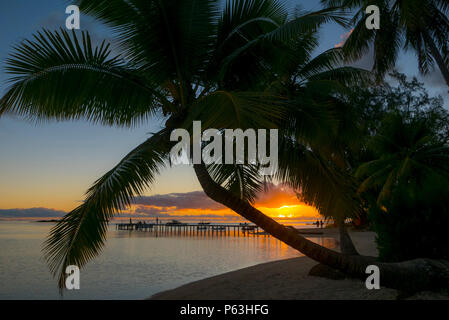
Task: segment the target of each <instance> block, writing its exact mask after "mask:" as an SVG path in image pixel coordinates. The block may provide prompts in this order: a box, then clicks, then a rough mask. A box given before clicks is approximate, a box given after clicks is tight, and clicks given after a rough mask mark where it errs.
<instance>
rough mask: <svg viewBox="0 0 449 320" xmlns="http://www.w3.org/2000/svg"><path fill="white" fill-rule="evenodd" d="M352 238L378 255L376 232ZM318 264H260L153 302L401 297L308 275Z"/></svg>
mask: <svg viewBox="0 0 449 320" xmlns="http://www.w3.org/2000/svg"><path fill="white" fill-rule="evenodd" d="M317 231H318V230H317ZM320 231H323V234H322V235H316V236H324V237H334V238H336V239H338V232H337V230H336V229H331V228H325V229H321V230H320ZM350 235H351V237H352V239H353V241H354V244H355V246H356V247H357V249H358V250H359V252H360V253H361V254H363V255H370V256H377V249H376V245H375V242H374V239H375V234H374V232H368V231H351V232H350ZM307 236H308V237H309V236H310V235H307ZM338 249H339V248H336V249H335V250H338ZM316 264H317V262H315V261H313V260H312V259H310V258H307V257H299V258H293V259H287V260H280V261H274V262H269V263H264V264H259V265H256V266H252V267H248V268H244V269H240V270H237V271H232V272H228V273H225V274H221V275H218V276H215V277H211V278H207V279H203V280H200V281H195V282H192V283H189V284H186V285H183V286H181V287H178V288H176V289H173V290H168V291H163V292H160V293H157V294H155V295H153V296H152V297H151V298H150V299H154V300H209V299H212V300H213V299H216V300H227V299H237V300H245V299H246V300H264V299H280V300H338V299H348V300H365V299H367V300H379V299H380V300H393V299H397V297H398V294H399V292H398V291H397V290H394V289H388V288H381V289H380V290H367V289H366V287H365V284H364V283H363V282H361V281H358V280H354V279H345V280H330V279H325V278H320V277H313V276H309V275H308V273H309V271H310V269H311V268H312V267H313V266H314V265H316ZM381 281H382V280H381ZM381 283H382V282H381ZM409 299H449V297H448V296H445V295H441V294H438V293H431V292H422V293H419V294H416V295H414V296H412V297H409Z"/></svg>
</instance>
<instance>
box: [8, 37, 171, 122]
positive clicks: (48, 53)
mask: <svg viewBox="0 0 449 320" xmlns="http://www.w3.org/2000/svg"><path fill="white" fill-rule="evenodd" d="M109 56H110V50H109V45H107V44H105V43H104V42H103V43H102V44H101V45H100V46H99V47H97V48H94V47H93V45H92V41H91V38H90V36H89V33H88V32H83V33H82V38H81V39H79V38H78V37H77V35H76V34H75V32H73V33H72V36H70V34H69V33H68V32H67V31H65V30H62V29H61V31H59V32H57V31H56V32H50V31H48V30H43V31H42V32H38V33H37V34H36V35H34V41H24V42H23V43H22V44H20V45H19V46H17V47H16V48H15V52H14V53H13V54H11V57H10V58H9V59H8V60H7V65H6V72H7V73H9V74H12V75H14V76H13V77H11V78H10V82H11V87H10V89H9V90H8V92H7V93H6V94H5V96H4V97H3V98H2V99H1V100H0V113H4V112H12V113H16V114H19V115H21V116H24V117H26V118H28V119H31V120H43V119H55V120H76V119H81V118H82V119H86V120H89V121H92V122H94V123H101V124H106V125H119V126H132V125H136V124H138V123H141V122H142V121H145V120H147V118H148V117H149V116H151V115H153V114H154V113H155V112H156V111H157V110H158V108H160V107H161V106H162V104H164V103H166V102H167V103H168V101H166V100H165V98H162V99H160V94H159V92H158V91H157V90H156V89H154V88H152V87H149V86H148V85H146V82H145V81H144V79H143V77H142V76H141V74H139V72H138V71H137V70H130V69H127V68H126V67H125V66H124V65H123V63H122V62H121V61H120V60H119V59H118V58H117V57H115V58H109Z"/></svg>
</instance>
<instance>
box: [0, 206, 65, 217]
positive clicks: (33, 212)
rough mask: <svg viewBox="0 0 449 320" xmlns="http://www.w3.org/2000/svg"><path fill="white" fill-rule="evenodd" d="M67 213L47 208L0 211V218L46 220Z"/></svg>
mask: <svg viewBox="0 0 449 320" xmlns="http://www.w3.org/2000/svg"><path fill="white" fill-rule="evenodd" d="M65 214H67V212H65V211H60V210H55V209H48V208H29V209H0V218H48V217H62V216H64V215H65Z"/></svg>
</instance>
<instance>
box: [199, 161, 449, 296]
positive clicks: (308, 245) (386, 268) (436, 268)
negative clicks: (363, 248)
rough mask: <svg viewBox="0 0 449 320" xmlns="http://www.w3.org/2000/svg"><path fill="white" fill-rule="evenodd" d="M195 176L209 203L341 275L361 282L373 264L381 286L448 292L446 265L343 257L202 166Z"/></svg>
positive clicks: (424, 260)
mask: <svg viewBox="0 0 449 320" xmlns="http://www.w3.org/2000/svg"><path fill="white" fill-rule="evenodd" d="M194 169H195V173H196V176H197V177H198V180H199V182H200V184H201V186H202V188H203V190H204V192H205V193H206V195H207V196H209V197H210V198H211V199H212V200H214V201H217V202H218V203H221V204H223V205H225V206H226V207H228V208H230V209H232V210H233V211H235V212H236V213H238V214H239V215H241V216H242V217H244V218H246V219H247V220H249V221H251V222H253V223H255V224H256V225H258V226H259V227H261V228H262V229H264V230H265V231H266V232H268V233H269V234H271V235H272V236H273V237H275V238H277V239H279V240H281V241H282V242H284V243H286V244H288V245H289V246H291V247H292V248H295V249H297V250H298V251H300V252H301V253H303V254H305V255H306V256H308V257H310V258H312V259H314V260H315V261H318V262H320V263H323V264H325V265H328V266H330V267H332V268H335V269H338V270H340V271H342V272H344V273H345V274H347V275H349V276H352V277H356V278H360V279H365V278H366V277H367V274H366V273H365V270H366V267H367V266H368V265H371V264H375V265H377V266H378V267H379V269H380V279H381V280H380V283H381V285H382V286H386V287H391V288H396V289H401V290H406V291H408V292H416V291H420V290H429V289H439V288H444V289H447V288H449V262H448V261H441V260H438V261H437V260H430V259H416V260H412V261H406V262H401V263H380V262H377V259H376V258H374V257H367V256H359V255H354V256H352V255H346V254H342V253H339V252H336V251H333V250H330V249H328V248H325V247H322V246H320V245H318V244H316V243H314V242H312V241H309V240H307V239H306V238H304V237H303V236H301V235H300V234H298V233H297V232H295V231H293V230H291V229H290V228H288V227H285V226H284V225H281V224H279V223H278V222H276V221H275V220H273V219H271V218H270V217H268V216H266V215H265V214H263V213H262V212H261V211H259V210H257V209H256V208H254V207H253V206H252V205H251V204H250V203H248V202H247V201H244V200H241V199H240V198H238V197H237V196H235V195H234V194H232V193H230V192H228V191H227V190H226V189H224V188H223V187H221V186H220V185H218V184H217V183H216V182H215V181H213V180H212V178H211V177H210V175H209V173H208V172H207V169H206V167H205V165H204V164H196V165H194Z"/></svg>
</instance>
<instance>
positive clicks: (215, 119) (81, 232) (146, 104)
mask: <svg viewBox="0 0 449 320" xmlns="http://www.w3.org/2000/svg"><path fill="white" fill-rule="evenodd" d="M76 3H77V4H78V5H79V6H80V9H81V10H83V11H84V12H85V13H87V14H90V15H92V16H94V17H95V18H97V19H99V20H100V21H102V22H104V23H106V24H107V25H109V26H111V27H112V28H113V29H114V31H115V32H116V33H117V38H118V40H119V44H120V46H121V48H122V52H123V55H122V56H121V57H111V51H110V49H109V46H108V45H106V44H105V43H102V44H101V45H99V46H97V47H95V46H94V44H93V43H92V41H91V39H90V37H89V34H88V33H87V32H84V33H83V34H82V38H81V39H80V38H79V37H78V36H76V34H75V33H73V34H72V36H70V34H68V33H67V32H65V31H63V30H61V31H59V32H57V31H56V32H50V31H47V30H44V31H42V32H38V33H37V34H36V35H35V37H34V40H33V41H25V42H23V43H22V44H20V45H19V46H17V47H16V49H15V52H14V53H13V54H12V55H11V58H10V59H8V61H7V71H8V72H9V73H10V74H12V75H13V76H12V77H11V79H10V80H11V87H10V89H9V90H8V91H7V93H6V94H5V96H4V97H3V98H2V99H1V100H0V114H4V113H6V112H13V113H16V114H19V115H22V116H24V117H26V118H29V119H31V120H49V119H53V120H54V119H56V120H69V119H70V120H73V119H87V120H89V121H91V122H94V123H101V124H105V125H115V126H125V127H132V126H135V125H137V124H141V123H145V121H147V120H148V119H149V118H150V117H151V116H153V115H155V114H163V115H165V116H166V117H167V118H168V120H167V121H166V123H165V128H163V129H162V130H161V131H159V132H157V133H155V134H154V135H152V136H151V137H150V138H149V139H147V140H146V141H144V142H143V143H142V144H141V145H139V146H138V147H137V148H135V149H134V150H132V151H131V152H130V153H129V154H128V155H127V156H125V158H124V159H123V160H121V161H120V162H119V163H118V164H117V165H116V166H115V167H114V168H113V169H111V170H110V171H109V172H107V173H106V174H105V175H104V176H102V177H101V178H100V179H98V180H97V181H96V182H95V183H94V185H93V186H92V187H91V188H90V189H89V190H88V191H87V193H86V199H85V201H84V202H83V203H82V204H81V205H80V206H78V207H77V208H75V209H74V210H73V211H71V212H70V213H68V214H67V215H66V216H65V217H64V218H63V219H61V221H60V222H59V223H58V224H57V225H56V226H55V227H53V228H52V230H51V232H50V235H49V237H48V239H47V241H46V243H45V248H44V250H45V257H46V259H47V261H48V263H49V266H50V269H51V270H52V272H53V274H54V275H55V276H58V277H59V286H60V288H63V286H64V276H65V273H64V271H65V268H66V266H68V265H72V264H75V265H78V266H79V267H82V266H84V265H85V264H86V263H87V262H88V261H89V260H90V259H92V258H93V257H95V256H96V255H98V254H99V253H100V251H101V249H102V247H103V245H104V242H105V240H106V230H107V226H108V222H109V220H110V219H111V218H112V217H113V215H115V214H117V213H118V212H120V211H121V210H124V209H125V208H126V207H128V206H129V205H130V204H131V203H132V199H133V197H134V196H135V195H140V194H142V193H143V192H144V190H145V189H146V188H147V187H149V186H150V185H151V184H152V183H153V182H154V179H155V176H156V175H157V173H158V170H159V169H160V168H161V167H163V166H165V165H167V163H168V160H169V151H170V148H171V146H172V143H171V142H170V139H169V136H170V132H171V131H172V130H173V129H175V128H182V127H189V123H190V125H191V120H192V119H197V120H202V121H203V123H206V124H207V126H209V127H216V128H219V129H223V128H237V127H239V128H243V129H245V128H248V127H252V128H256V127H257V128H272V127H280V126H281V125H282V126H284V125H285V123H288V122H289V121H290V120H289V119H290V118H288V117H287V120H286V118H285V113H286V110H288V112H290V114H291V117H292V118H293V120H291V121H292V122H293V123H296V124H297V125H296V126H294V128H296V129H295V131H294V132H296V134H298V135H301V137H307V136H308V137H311V136H312V135H311V134H307V132H310V131H309V129H311V127H312V124H314V123H318V124H320V123H321V122H320V121H321V120H320V119H322V118H323V117H319V119H318V120H319V121H315V122H314V121H310V120H313V118H314V113H313V112H314V110H313V108H312V107H311V106H315V105H316V104H317V103H316V102H315V103H314V100H313V99H310V96H313V95H311V94H309V95H306V94H305V95H304V97H306V98H308V101H309V102H311V105H310V106H309V108H305V107H304V105H303V104H301V103H288V101H289V97H288V96H286V97H285V96H279V94H276V95H273V94H272V93H271V92H279V87H277V85H279V84H281V87H282V85H284V84H285V85H287V84H288V82H290V81H291V79H289V78H288V77H287V79H284V78H283V75H284V74H285V73H286V72H287V71H291V70H292V68H291V66H292V65H296V66H295V68H294V69H293V70H294V73H295V78H294V79H296V77H298V78H300V79H302V80H298V81H299V83H301V84H302V89H301V90H302V91H303V92H307V91H308V90H312V91H311V92H317V91H318V90H320V91H326V90H329V86H331V87H332V88H335V87H338V85H337V83H338V81H337V80H346V81H349V80H350V79H352V78H354V77H356V76H357V72H354V70H351V69H348V68H333V67H332V66H333V64H334V63H333V62H336V59H335V57H336V54H335V53H334V52H328V53H325V54H323V55H320V56H318V57H316V58H315V59H312V60H310V52H311V49H313V47H314V45H316V38H315V37H314V36H313V34H314V33H315V32H316V30H317V28H318V27H319V26H320V25H321V24H323V23H325V22H328V21H336V22H338V23H344V22H345V20H344V19H343V18H341V15H340V12H338V11H336V10H335V9H333V8H332V9H325V10H322V11H319V12H315V13H308V14H302V15H301V16H299V17H297V18H295V19H292V20H288V19H287V14H286V11H285V10H284V8H283V6H282V5H280V4H279V3H278V2H277V1H275V0H240V1H238V0H234V1H228V2H227V4H226V6H225V8H224V9H223V10H222V12H221V14H220V12H219V10H218V9H217V8H218V5H219V2H218V1H217V0H209V1H193V0H192V1H189V0H165V1H161V0H154V1H148V0H134V1H125V0H97V1H93V0H79V1H77V2H76ZM299 43H303V44H304V50H302V51H301V52H299V53H298V54H293V49H294V48H298V44H299ZM301 70H302V72H298V71H301ZM286 81H287V83H285V82H286ZM298 81H294V83H295V84H296V83H298ZM301 81H302V82H301ZM309 82H310V83H309ZM326 88H327V89H326ZM324 89H326V90H324ZM302 98H303V97H300V98H299V100H300V101H299V102H301V99H302ZM286 101H287V102H286ZM300 115H303V116H304V119H305V120H304V121H300V120H301V117H299V116H300ZM287 128H291V127H288V126H287ZM312 129H313V130H315V131H319V130H317V128H316V127H312ZM287 133H288V132H287ZM287 133H285V134H287ZM223 167H224V166H223ZM209 169H210V170H211V168H209ZM194 170H195V172H196V175H197V177H198V180H199V182H200V184H201V186H202V187H203V189H204V191H205V193H206V194H207V195H208V196H209V197H211V198H212V199H213V200H215V201H217V202H219V203H222V204H224V205H225V206H227V207H229V208H230V209H232V210H234V211H235V212H237V213H238V214H240V215H241V216H243V217H244V218H246V219H248V220H250V221H252V222H254V223H256V224H257V225H259V226H260V227H262V228H263V229H264V230H266V231H267V232H268V233H270V234H272V235H273V236H274V237H276V238H278V239H280V240H281V241H283V242H285V243H287V244H288V245H290V246H292V247H293V248H296V249H298V250H299V251H301V252H303V253H304V254H306V255H308V256H309V257H311V258H313V259H315V260H317V261H319V262H322V263H324V264H327V265H330V266H332V267H335V268H337V269H340V270H343V271H344V272H346V273H348V274H349V275H352V276H356V277H361V278H363V277H365V269H366V266H367V265H369V264H372V263H374V262H375V259H374V258H369V257H362V256H347V255H343V254H340V253H338V252H335V251H332V250H330V249H327V248H324V247H321V246H319V245H317V244H315V243H313V242H311V241H309V240H307V239H305V238H304V237H302V236H300V235H299V234H298V233H296V232H294V231H293V230H291V229H290V228H287V227H285V226H283V225H281V224H279V223H277V222H276V221H275V220H273V219H271V218H269V217H268V216H266V215H264V214H263V213H262V212H260V211H259V210H257V209H255V208H254V207H253V206H252V205H251V203H250V201H249V198H250V197H249V196H248V195H249V194H250V193H248V192H240V193H239V194H236V193H235V192H233V190H234V189H235V188H234V189H229V185H226V182H225V181H223V180H222V181H221V182H222V184H220V183H218V182H217V181H215V180H214V179H213V178H212V177H211V173H210V172H209V171H208V168H206V165H205V164H195V165H194ZM223 170H224V169H223ZM230 172H231V176H236V175H240V174H246V177H247V178H248V177H249V176H248V174H249V173H250V172H253V171H251V170H240V169H239V173H235V170H234V172H232V170H231V171H230ZM245 172H246V173H245ZM225 180H227V181H229V180H228V179H225ZM234 180H235V181H239V182H238V183H239V186H240V190H242V188H245V187H246V185H244V184H243V183H242V181H246V180H245V179H234ZM231 185H232V183H231ZM252 190H254V188H252ZM377 264H378V265H379V267H380V269H381V272H382V274H383V279H384V280H383V281H384V284H385V285H390V286H397V287H407V288H408V289H410V290H416V289H421V288H433V287H435V286H436V287H439V286H443V287H448V285H447V279H448V277H446V275H447V272H448V269H449V266H448V265H446V264H445V263H444V262H435V261H432V260H417V261H414V262H411V263H408V264H380V263H377ZM410 277H412V278H413V279H414V281H409V280H410Z"/></svg>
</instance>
